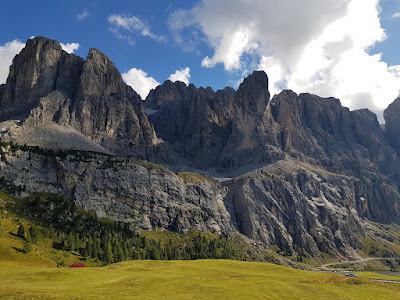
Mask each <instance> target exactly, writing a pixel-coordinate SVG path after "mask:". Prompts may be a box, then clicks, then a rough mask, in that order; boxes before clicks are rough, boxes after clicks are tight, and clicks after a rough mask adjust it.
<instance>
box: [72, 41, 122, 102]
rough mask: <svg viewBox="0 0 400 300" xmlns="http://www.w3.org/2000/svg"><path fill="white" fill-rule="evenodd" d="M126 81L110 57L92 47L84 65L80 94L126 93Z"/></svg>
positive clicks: (105, 95)
mask: <svg viewBox="0 0 400 300" xmlns="http://www.w3.org/2000/svg"><path fill="white" fill-rule="evenodd" d="M125 91H126V89H125V83H124V82H123V80H122V76H121V74H120V73H119V71H118V70H117V68H116V67H115V66H114V63H113V62H112V61H111V59H110V58H109V57H107V56H106V55H105V54H104V53H102V52H101V51H99V50H97V49H93V48H92V49H90V50H89V54H88V56H87V58H86V62H85V64H84V66H83V70H82V75H81V79H80V90H79V96H81V97H84V96H87V97H95V96H102V97H107V96H110V95H112V94H122V95H125Z"/></svg>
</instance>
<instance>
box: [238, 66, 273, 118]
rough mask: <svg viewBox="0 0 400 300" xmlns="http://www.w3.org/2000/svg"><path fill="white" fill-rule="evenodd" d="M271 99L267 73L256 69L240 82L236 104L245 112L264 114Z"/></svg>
mask: <svg viewBox="0 0 400 300" xmlns="http://www.w3.org/2000/svg"><path fill="white" fill-rule="evenodd" d="M269 99H270V94H269V91H268V76H267V74H266V73H265V72H264V71H254V72H253V73H252V74H251V75H249V76H248V77H247V78H245V79H244V81H243V82H242V83H241V84H240V86H239V89H238V90H237V92H236V95H235V102H234V104H235V106H237V107H238V108H239V109H240V110H243V112H244V113H257V114H263V113H264V111H265V108H266V106H267V104H268V101H269Z"/></svg>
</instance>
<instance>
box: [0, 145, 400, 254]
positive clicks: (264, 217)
mask: <svg viewBox="0 0 400 300" xmlns="http://www.w3.org/2000/svg"><path fill="white" fill-rule="evenodd" d="M37 151H38V150H37V149H35V148H32V149H30V150H29V149H28V150H27V149H22V150H16V151H13V150H12V149H11V148H10V147H2V148H1V161H0V177H1V178H2V180H1V182H2V183H3V185H4V184H6V185H9V186H14V187H22V189H24V190H25V191H26V192H50V193H56V194H61V195H63V196H65V197H67V198H69V199H71V200H73V201H74V202H75V203H77V204H78V205H79V206H81V207H83V208H85V209H90V210H94V211H95V212H96V213H97V215H99V216H101V217H111V218H113V219H114V220H120V221H124V222H129V223H131V225H132V226H133V227H134V228H135V229H136V230H152V229H155V228H158V227H161V228H167V229H170V230H173V231H177V232H186V231H188V230H189V229H190V228H196V229H198V230H200V231H212V232H216V233H229V232H240V233H242V234H244V235H246V236H248V237H249V238H251V239H253V240H257V241H260V242H262V243H263V244H264V245H265V246H267V245H276V246H278V247H279V248H280V249H282V250H283V251H285V252H286V253H291V254H299V255H304V256H316V255H319V253H320V252H321V251H322V252H325V253H329V254H330V255H341V256H346V257H353V256H356V252H355V250H357V249H359V248H360V247H361V246H362V238H363V237H364V236H365V234H367V233H371V232H373V230H372V229H371V228H373V225H372V224H370V223H368V222H367V221H366V219H365V218H369V219H372V220H380V221H381V222H382V221H386V222H393V221H396V220H397V221H398V217H399V207H398V205H396V203H398V200H399V199H400V195H399V192H398V190H397V188H396V187H395V186H393V185H389V184H384V183H382V184H379V185H377V184H376V183H371V182H364V181H362V180H360V179H357V178H352V177H348V176H344V175H338V174H333V173H329V172H327V171H325V170H323V169H319V168H316V167H315V166H312V165H309V164H306V163H300V162H298V161H296V160H293V159H289V160H284V161H278V162H276V163H274V164H271V165H269V166H268V167H264V168H261V169H259V170H256V171H253V172H251V173H248V174H246V175H243V176H241V177H238V178H234V179H231V180H226V181H223V182H218V181H216V180H214V179H212V178H207V177H204V176H200V175H198V174H197V175H196V174H191V176H193V177H192V178H194V180H187V174H185V175H183V174H180V173H178V174H176V173H173V172H171V171H169V170H167V169H165V168H163V167H161V166H159V165H155V164H151V163H148V162H140V161H133V160H129V159H126V158H121V157H115V156H109V155H108V156H107V155H101V154H94V153H88V152H76V153H72V152H59V153H56V154H54V153H53V152H50V153H48V152H45V151H39V152H37ZM377 199H378V201H377ZM396 218H397V219H396ZM366 225H367V226H366Z"/></svg>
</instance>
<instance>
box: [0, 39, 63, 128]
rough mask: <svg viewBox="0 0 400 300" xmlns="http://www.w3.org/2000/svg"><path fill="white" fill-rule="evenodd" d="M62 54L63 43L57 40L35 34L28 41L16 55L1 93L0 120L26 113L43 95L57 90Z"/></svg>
mask: <svg viewBox="0 0 400 300" xmlns="http://www.w3.org/2000/svg"><path fill="white" fill-rule="evenodd" d="M62 54H63V50H62V48H61V45H60V44H59V43H58V42H56V41H54V40H51V39H48V38H45V37H36V38H33V39H29V40H28V41H27V43H26V46H25V47H24V48H23V49H22V51H21V53H20V54H18V55H17V56H16V57H15V58H14V60H13V63H12V65H11V67H10V74H9V76H8V79H7V83H6V87H5V88H4V92H3V95H0V105H1V107H2V109H1V113H0V120H4V119H7V118H9V117H11V116H12V115H19V114H25V113H27V112H28V111H29V109H31V108H32V107H34V106H35V105H36V104H37V100H38V99H39V98H40V97H43V96H45V95H47V94H48V93H50V92H51V91H52V90H53V89H54V86H55V81H56V78H57V65H58V61H59V59H60V57H61V55H62Z"/></svg>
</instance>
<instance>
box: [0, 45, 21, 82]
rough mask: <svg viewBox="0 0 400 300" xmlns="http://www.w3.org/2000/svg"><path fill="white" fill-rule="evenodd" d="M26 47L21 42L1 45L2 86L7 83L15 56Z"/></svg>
mask: <svg viewBox="0 0 400 300" xmlns="http://www.w3.org/2000/svg"><path fill="white" fill-rule="evenodd" d="M24 47H25V44H24V43H21V42H20V41H19V40H13V41H11V42H8V43H5V44H4V45H0V84H2V83H5V82H6V80H7V77H8V73H9V71H10V66H11V63H12V60H13V58H14V56H15V55H16V54H18V53H19V52H20V51H21V50H22V48H24Z"/></svg>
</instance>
